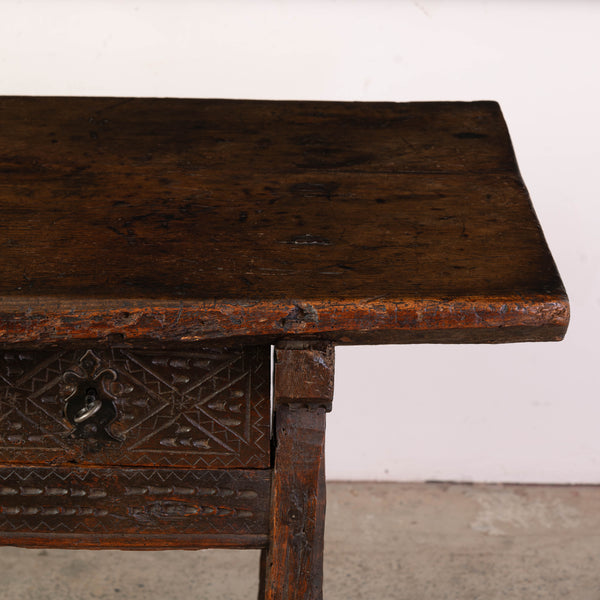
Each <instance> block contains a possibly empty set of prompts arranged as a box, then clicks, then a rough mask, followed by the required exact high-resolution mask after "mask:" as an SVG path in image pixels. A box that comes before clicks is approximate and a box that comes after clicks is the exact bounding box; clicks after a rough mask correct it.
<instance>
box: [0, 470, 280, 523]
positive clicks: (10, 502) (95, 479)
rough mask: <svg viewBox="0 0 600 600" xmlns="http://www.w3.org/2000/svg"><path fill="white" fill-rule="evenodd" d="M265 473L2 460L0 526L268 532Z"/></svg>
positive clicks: (268, 485)
mask: <svg viewBox="0 0 600 600" xmlns="http://www.w3.org/2000/svg"><path fill="white" fill-rule="evenodd" d="M270 473H271V472H270V471H269V470H261V469H256V470H241V469H236V470H231V469H221V470H210V469H144V468H126V469H118V470H113V469H107V468H93V469H82V468H79V467H75V468H68V467H66V468H44V467H39V468H27V467H21V468H0V533H1V532H6V533H9V532H37V533H39V534H48V533H76V534H86V533H94V534H102V533H106V534H110V533H118V534H120V535H136V534H140V535H143V534H150V533H161V534H170V533H173V534H177V535H180V534H182V535H185V534H200V533H211V534H235V535H248V534H266V533H267V532H268V505H269V491H270V477H271V475H270ZM116 498H118V500H115V499H116Z"/></svg>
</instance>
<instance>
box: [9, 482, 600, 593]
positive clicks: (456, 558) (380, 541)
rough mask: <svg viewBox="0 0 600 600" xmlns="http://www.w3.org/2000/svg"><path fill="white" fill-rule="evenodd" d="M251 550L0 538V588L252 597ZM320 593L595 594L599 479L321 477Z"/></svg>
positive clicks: (599, 584)
mask: <svg viewBox="0 0 600 600" xmlns="http://www.w3.org/2000/svg"><path fill="white" fill-rule="evenodd" d="M258 556H259V554H258V552H257V551H236V550H202V551H197V552H178V551H166V552H119V551H107V550H105V551H99V552H95V551H94V552H92V551H85V550H49V551H46V550H41V551H40V550H23V549H16V548H0V599H2V600H4V599H7V600H9V599H10V600H34V599H35V600H58V599H60V600H92V599H94V600H99V599H118V598H123V599H124V600H125V599H127V600H138V599H142V598H143V599H144V600H159V599H160V600H165V599H167V598H168V599H169V600H202V599H204V598H206V599H211V600H238V599H251V600H254V599H255V597H256V590H257V575H258ZM325 556H326V559H325V569H326V571H325V598H326V600H342V599H343V600H359V599H360V600H362V599H365V600H366V599H374V598H377V600H388V599H389V600H392V599H393V600H421V599H425V598H426V599H427V600H442V599H444V600H458V599H460V600H475V599H478V600H496V599H500V598H507V599H508V598H510V599H511V600H520V599H523V600H525V599H527V600H535V599H538V598H539V599H544V600H554V599H558V598H561V599H568V600H600V487H546V486H488V485H446V484H381V483H380V484H374V483H361V484H356V483H330V484H329V486H328V516H327V531H326V552H325Z"/></svg>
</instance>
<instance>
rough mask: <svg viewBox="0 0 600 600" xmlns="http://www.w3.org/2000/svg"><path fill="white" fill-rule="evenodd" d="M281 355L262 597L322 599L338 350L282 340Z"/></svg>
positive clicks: (267, 599)
mask: <svg viewBox="0 0 600 600" xmlns="http://www.w3.org/2000/svg"><path fill="white" fill-rule="evenodd" d="M276 355H277V357H278V358H277V360H276V362H275V387H274V390H273V399H274V404H275V442H276V447H275V467H274V471H273V486H272V497H271V517H270V518H271V529H270V534H269V546H268V550H266V551H263V556H262V560H261V571H262V576H263V578H264V583H263V586H264V587H263V588H262V589H261V595H260V600H321V599H322V585H323V536H324V527H325V457H324V447H325V414H326V410H327V409H326V407H330V406H331V400H332V396H333V376H334V371H333V348H332V347H331V346H329V347H327V346H322V345H321V346H318V345H317V346H312V347H311V346H310V345H308V346H307V347H305V348H298V347H294V346H287V347H281V346H280V347H279V348H277V349H276ZM298 369H299V371H300V372H299V373H295V374H294V373H292V371H296V370H298ZM290 381H293V383H292V384H291V388H288V387H287V386H288V383H289V382H290ZM301 381H304V382H305V383H304V387H303V388H302V387H301V384H300V382H301ZM290 389H291V390H292V393H291V394H290ZM290 396H291V397H290Z"/></svg>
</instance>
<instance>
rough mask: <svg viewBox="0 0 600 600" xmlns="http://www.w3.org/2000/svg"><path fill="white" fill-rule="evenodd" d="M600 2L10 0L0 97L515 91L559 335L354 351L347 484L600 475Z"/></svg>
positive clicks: (343, 453) (513, 117) (520, 153)
mask: <svg viewBox="0 0 600 600" xmlns="http://www.w3.org/2000/svg"><path fill="white" fill-rule="evenodd" d="M599 32H600V3H597V2H576V1H570V2H567V1H564V2H551V1H547V2H542V1H538V2H533V1H522V2H511V1H508V0H507V1H505V2H500V1H488V2H485V1H481V0H479V1H476V0H470V1H464V2H458V1H452V0H446V1H445V2H442V1H438V2H433V1H427V0H419V1H418V2H417V1H414V2H408V1H407V2H402V1H396V2H383V1H376V0H370V1H368V0H364V1H350V0H346V1H338V2H335V1H329V0H318V1H317V0H315V1H308V0H296V1H284V0H279V1H276V0H254V1H250V0H248V1H237V2H236V1H232V0H220V1H217V0H214V1H207V2H202V1H195V2H192V1H188V2H185V1H182V0H179V1H178V0H170V1H169V0H139V1H133V0H113V1H104V2H100V1H93V0H85V1H83V2H75V1H71V0H45V1H42V0H39V1H37V2H32V1H20V2H17V1H15V0H5V1H3V2H1V3H0V94H44V95H51V94H60V95H120V96H125V95H139V96H155V95H156V96H181V97H234V98H273V99H278V98H298V99H309V98H310V99H325V100H326V99H330V100H333V99H343V100H395V101H408V100H473V99H495V100H498V101H500V103H501V105H502V107H503V109H504V113H505V116H506V119H507V121H508V125H509V128H510V130H511V132H512V136H513V141H514V145H515V149H516V153H517V157H518V160H519V163H520V166H521V171H522V173H523V176H524V179H525V182H526V183H527V185H528V187H529V190H530V192H531V195H532V197H533V201H534V204H535V206H536V209H537V212H538V216H539V218H540V221H541V222H542V225H543V227H544V229H545V231H546V234H547V238H548V242H549V244H550V247H551V249H552V251H553V253H554V256H555V258H556V261H557V263H558V266H559V269H560V271H561V273H562V275H563V279H564V282H565V285H566V287H567V290H568V292H569V294H570V297H571V301H572V313H573V316H572V321H571V328H570V331H569V333H568V336H567V339H566V341H565V342H563V343H560V344H517V345H506V346H406V347H402V346H387V347H368V348H365V347H362V348H339V349H338V351H337V378H336V386H337V387H336V398H335V411H334V412H333V413H332V415H331V417H330V419H329V440H328V470H329V476H330V477H331V478H359V479H360V478H363V479H372V478H378V479H400V480H407V479H408V480H419V479H453V480H487V481H490V480H491V481H534V482H543V481H547V482H596V483H597V482H600V394H599V391H598V390H599V387H600V386H599V384H598V376H597V373H598V370H599V369H600V363H599V360H598V359H599V352H598V339H599V337H600V320H599V318H598V317H599V313H600V242H599V239H598V238H599V232H600V207H599V204H600V203H599V193H598V189H599V186H598V174H599V166H598V165H599V163H600V143H599V133H600V132H599V122H600V119H599V116H598V112H599V111H600V83H599V82H600V72H599V67H598V61H599V59H600V33H599Z"/></svg>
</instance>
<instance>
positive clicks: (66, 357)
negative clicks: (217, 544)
mask: <svg viewBox="0 0 600 600" xmlns="http://www.w3.org/2000/svg"><path fill="white" fill-rule="evenodd" d="M269 378H270V349H269V347H268V346H267V347H265V346H262V347H257V348H254V347H247V348H244V349H227V348H223V349H219V350H217V349H214V348H213V349H204V350H203V349H201V348H196V349H195V350H194V351H191V350H188V351H176V350H168V351H164V350H163V351H160V350H143V349H133V348H119V347H111V348H91V349H90V348H88V349H85V348H84V349H77V350H65V349H48V350H33V351H30V350H5V351H4V352H0V462H7V461H10V462H12V463H14V464H48V463H51V464H66V463H69V464H72V465H111V464H118V465H122V466H170V467H221V468H235V467H246V468H267V467H269V466H270V462H271V461H270V399H269V392H270V390H269V388H270V386H269ZM88 390H93V391H94V393H95V395H96V399H97V401H98V402H101V403H102V407H101V409H100V410H99V411H98V412H97V413H96V414H93V415H90V416H89V417H88V418H85V419H79V420H77V416H76V415H77V413H78V411H79V412H80V411H81V410H82V408H83V402H84V400H85V393H86V392H87V391H88ZM71 407H73V408H72V410H71ZM71 413H73V414H71ZM84 416H85V415H84Z"/></svg>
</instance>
